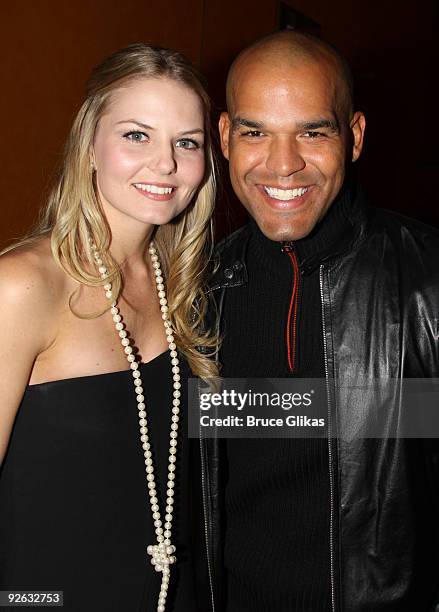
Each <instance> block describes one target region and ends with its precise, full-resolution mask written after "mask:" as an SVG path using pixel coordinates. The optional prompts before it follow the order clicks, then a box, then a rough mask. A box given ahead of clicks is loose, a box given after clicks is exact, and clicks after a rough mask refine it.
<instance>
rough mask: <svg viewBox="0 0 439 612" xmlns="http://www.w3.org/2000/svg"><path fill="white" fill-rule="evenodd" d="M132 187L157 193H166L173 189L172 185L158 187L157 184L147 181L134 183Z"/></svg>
mask: <svg viewBox="0 0 439 612" xmlns="http://www.w3.org/2000/svg"><path fill="white" fill-rule="evenodd" d="M134 187H136V188H137V189H141V190H142V191H147V192H148V193H157V194H158V195H167V194H170V193H172V192H173V190H174V187H158V186H157V185H149V184H147V183H134Z"/></svg>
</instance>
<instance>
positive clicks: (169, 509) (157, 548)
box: [90, 240, 181, 612]
mask: <svg viewBox="0 0 439 612" xmlns="http://www.w3.org/2000/svg"><path fill="white" fill-rule="evenodd" d="M90 247H91V249H92V251H93V257H94V260H95V262H96V265H97V266H98V270H99V273H100V275H101V278H102V279H103V280H105V279H107V278H108V270H107V268H106V267H105V266H104V265H103V261H102V257H101V255H100V254H99V252H98V250H97V247H96V245H95V244H94V242H93V241H92V240H90ZM149 254H150V255H151V261H152V267H153V269H154V274H155V282H156V286H157V294H158V297H159V301H160V309H161V312H162V319H163V325H164V327H165V333H166V339H167V341H168V345H169V352H170V355H171V364H172V374H173V381H174V383H173V387H174V391H173V400H172V404H173V406H172V419H171V421H172V422H171V433H170V441H169V465H168V483H167V492H166V494H167V497H166V514H165V524H164V527H165V529H164V530H163V524H162V519H161V515H160V509H159V505H158V498H157V490H156V484H155V476H154V465H153V462H152V455H151V445H150V443H149V437H148V422H147V420H146V416H147V415H146V405H145V397H144V395H143V383H142V378H141V375H140V371H139V364H138V362H137V361H136V357H135V356H134V355H133V349H132V347H131V346H130V344H131V343H130V340H129V338H128V333H127V332H126V330H125V325H124V324H123V323H122V317H121V316H120V314H119V312H120V311H119V308H118V307H117V304H116V301H115V300H114V297H113V292H112V288H111V283H110V282H107V283H106V284H105V285H104V290H105V295H106V297H107V298H108V299H109V300H110V302H111V308H110V312H111V314H112V315H113V321H114V323H115V328H116V331H117V332H118V334H119V337H120V342H121V344H122V348H123V350H124V352H125V354H126V358H127V361H128V363H129V364H130V368H131V370H132V375H133V382H134V390H135V392H136V399H137V409H138V411H139V426H140V440H141V442H142V448H143V454H144V456H145V471H146V480H147V482H148V492H149V501H150V505H151V512H152V518H153V520H154V527H155V534H156V536H157V544H151V545H150V546H148V547H147V552H148V554H149V555H151V563H152V565H153V566H154V568H155V570H156V572H161V573H162V582H161V587H160V593H159V598H158V604H157V612H165V604H166V596H167V594H168V586H169V577H170V565H172V564H173V563H175V562H176V558H175V557H174V556H173V553H174V552H175V546H174V545H173V544H171V530H172V513H173V509H174V484H175V483H174V481H175V462H176V458H177V432H178V421H179V413H180V395H181V393H180V388H181V384H180V367H179V361H178V356H177V346H176V344H175V342H174V335H173V331H172V326H171V323H170V321H169V320H168V305H167V300H166V293H165V286H164V284H163V277H162V271H161V266H160V260H159V257H158V255H157V251H156V249H155V247H154V243H153V242H151V243H150V246H149Z"/></svg>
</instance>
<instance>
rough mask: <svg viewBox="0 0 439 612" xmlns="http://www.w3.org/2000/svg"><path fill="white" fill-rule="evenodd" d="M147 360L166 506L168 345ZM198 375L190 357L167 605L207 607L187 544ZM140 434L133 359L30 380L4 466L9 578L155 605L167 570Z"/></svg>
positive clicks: (86, 602) (115, 607)
mask: <svg viewBox="0 0 439 612" xmlns="http://www.w3.org/2000/svg"><path fill="white" fill-rule="evenodd" d="M140 367H141V372H142V379H143V382H144V389H145V396H146V400H147V409H148V418H149V423H150V438H151V447H152V451H153V457H154V462H155V463H154V464H155V469H156V483H157V489H158V492H159V499H160V502H159V503H160V508H161V511H162V513H163V501H164V496H165V495H166V482H167V466H168V446H169V430H170V416H171V406H172V391H173V389H172V373H171V365H170V357H169V353H163V354H162V355H159V356H158V357H156V358H155V359H154V360H153V361H151V362H149V363H147V364H142V365H141V366H140ZM188 375H189V370H188V367H187V365H186V364H185V363H184V362H182V364H181V379H182V389H181V391H182V394H181V400H182V411H181V420H180V431H179V433H180V435H179V448H178V461H177V480H176V492H175V508H174V521H173V539H174V541H175V544H176V547H177V553H176V555H177V564H176V565H175V566H173V568H172V571H171V585H170V589H169V592H168V602H167V606H166V610H167V612H168V610H169V612H171V611H173V612H192V611H194V610H196V609H197V607H196V604H195V592H194V578H193V574H192V564H191V556H190V549H189V541H190V538H189V514H190V511H189V501H190V500H189V492H188V481H189V466H188V438H187V416H186V415H187V410H186V398H187V390H186V383H187V377H188ZM139 436H140V434H139V425H138V416H137V404H136V400H135V393H134V386H133V383H132V375H131V372H130V371H129V370H128V371H121V372H113V373H110V374H99V375H95V376H85V377H81V378H72V379H66V380H59V381H54V382H48V383H42V384H39V385H32V386H28V387H27V389H26V392H25V394H24V397H23V400H22V402H21V405H20V408H19V411H18V414H17V418H16V422H15V425H14V429H13V432H12V436H11V440H10V444H9V448H8V452H7V455H6V458H5V461H4V465H3V470H2V474H1V477H0V590H31V591H42V590H45V591H54V590H59V591H63V592H64V607H63V609H64V610H65V611H68V612H100V611H102V612H113V611H114V612H116V611H117V612H122V611H123V612H149V611H153V610H156V607H157V596H158V592H159V586H160V577H161V574H158V573H156V572H155V571H154V568H153V567H152V565H151V564H150V556H149V555H148V554H147V552H146V547H147V545H148V544H152V543H155V537H154V527H153V523H152V516H151V510H150V506H149V497H148V493H147V486H146V477H145V470H144V462H143V451H142V448H141V443H140V439H139ZM162 516H163V515H162ZM14 609H15V608H14Z"/></svg>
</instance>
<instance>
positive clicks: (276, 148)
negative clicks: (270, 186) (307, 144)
mask: <svg viewBox="0 0 439 612" xmlns="http://www.w3.org/2000/svg"><path fill="white" fill-rule="evenodd" d="M266 165H267V168H268V170H270V171H271V172H273V174H276V175H277V176H290V175H291V174H294V173H295V172H299V171H300V170H303V169H304V168H305V166H306V161H305V160H304V158H303V157H302V155H301V153H300V145H299V144H298V143H297V141H296V139H295V138H292V137H287V136H286V137H282V138H277V139H275V140H274V141H273V142H272V143H271V145H270V150H269V154H268V159H267V163H266Z"/></svg>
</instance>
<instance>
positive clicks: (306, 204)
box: [220, 62, 365, 241]
mask: <svg viewBox="0 0 439 612" xmlns="http://www.w3.org/2000/svg"><path fill="white" fill-rule="evenodd" d="M234 83H235V84H234V90H233V94H232V99H233V104H232V108H231V109H230V116H229V115H228V114H227V113H223V114H222V116H221V119H220V134H221V144H222V149H223V153H224V155H225V157H226V158H227V159H228V160H229V165H230V177H231V181H232V185H233V188H234V190H235V192H236V195H237V196H238V198H239V199H240V200H241V202H242V203H243V205H244V206H245V207H246V209H247V210H248V212H249V213H250V214H251V215H252V217H254V219H255V221H256V222H257V224H258V226H259V228H260V229H261V231H262V232H263V233H264V234H265V235H266V236H267V237H268V238H270V239H271V240H277V241H280V240H298V239H300V238H303V237H305V236H307V235H308V234H309V233H310V232H311V231H312V229H313V228H314V226H315V225H316V224H317V223H318V222H319V221H320V220H321V219H322V218H323V216H324V215H325V213H326V212H327V210H328V208H329V207H330V205H331V204H332V202H333V201H334V199H335V197H336V196H337V194H338V192H339V191H340V188H341V186H342V184H343V180H344V177H345V165H346V162H347V161H349V162H350V161H351V160H355V159H357V158H358V156H359V155H360V152H361V146H362V140H363V132H364V124H365V122H364V117H363V115H362V114H361V113H356V114H355V115H354V117H353V118H352V120H351V121H350V122H349V118H348V116H347V112H346V110H345V109H344V108H343V103H340V102H339V101H338V99H337V87H338V88H339V87H340V84H339V81H338V79H337V77H336V76H334V69H331V67H330V66H328V65H327V64H325V63H322V64H318V63H303V64H302V65H298V66H294V67H281V68H280V67H275V66H274V67H272V66H270V65H269V64H264V63H261V62H259V63H257V62H254V63H247V64H246V66H245V67H242V68H240V69H239V71H238V74H237V75H236V78H235V80H234Z"/></svg>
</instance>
